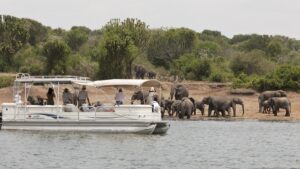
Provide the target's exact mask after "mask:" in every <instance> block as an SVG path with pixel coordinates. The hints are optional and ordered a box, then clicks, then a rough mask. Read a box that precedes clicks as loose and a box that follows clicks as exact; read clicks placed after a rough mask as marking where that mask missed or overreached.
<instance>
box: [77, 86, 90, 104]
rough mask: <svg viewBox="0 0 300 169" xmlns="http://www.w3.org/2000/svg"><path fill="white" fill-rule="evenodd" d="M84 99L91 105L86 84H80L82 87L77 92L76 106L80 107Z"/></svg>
mask: <svg viewBox="0 0 300 169" xmlns="http://www.w3.org/2000/svg"><path fill="white" fill-rule="evenodd" d="M86 100H87V101H88V104H89V105H91V103H90V99H89V96H88V93H87V91H86V86H82V89H81V90H80V91H79V93H78V107H79V108H81V107H82V104H85V103H86Z"/></svg>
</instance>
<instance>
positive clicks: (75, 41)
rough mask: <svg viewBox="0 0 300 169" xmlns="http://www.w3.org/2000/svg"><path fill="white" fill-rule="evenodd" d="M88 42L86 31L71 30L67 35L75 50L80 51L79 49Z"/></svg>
mask: <svg viewBox="0 0 300 169" xmlns="http://www.w3.org/2000/svg"><path fill="white" fill-rule="evenodd" d="M87 40H88V34H87V32H86V31H85V30H81V29H79V28H76V29H75V28H73V29H71V30H70V31H69V32H68V33H67V35H66V41H67V43H68V45H69V46H70V47H71V48H72V49H73V50H76V51H77V50H78V49H79V47H80V46H81V45H82V44H84V43H85V42H86V41H87Z"/></svg>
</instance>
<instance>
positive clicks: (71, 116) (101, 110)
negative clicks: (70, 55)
mask: <svg viewBox="0 0 300 169" xmlns="http://www.w3.org/2000/svg"><path fill="white" fill-rule="evenodd" d="M13 107H14V108H13ZM65 108H66V106H65V105H22V104H9V105H8V109H10V110H11V111H9V112H6V113H5V116H3V117H4V118H5V119H6V120H11V121H28V120H41V121H43V120H45V121H47V120H51V121H53V120H56V121H62V120H76V121H93V120H94V121H95V120H99V119H101V118H102V119H109V118H123V119H124V118H127V119H140V118H147V117H149V114H148V113H150V112H151V107H150V106H145V105H136V106H133V107H132V105H120V106H118V105H101V106H82V107H79V108H77V106H75V105H74V108H76V109H72V110H69V111H66V109H65ZM149 110H150V111H149ZM147 112H148V113H147ZM147 114H148V115H147ZM151 114H152V113H151ZM153 115H154V114H153ZM45 116H46V117H45Z"/></svg>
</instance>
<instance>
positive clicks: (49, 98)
mask: <svg viewBox="0 0 300 169" xmlns="http://www.w3.org/2000/svg"><path fill="white" fill-rule="evenodd" d="M54 97H55V94H54V90H53V88H51V87H50V88H49V89H48V92H47V105H54Z"/></svg>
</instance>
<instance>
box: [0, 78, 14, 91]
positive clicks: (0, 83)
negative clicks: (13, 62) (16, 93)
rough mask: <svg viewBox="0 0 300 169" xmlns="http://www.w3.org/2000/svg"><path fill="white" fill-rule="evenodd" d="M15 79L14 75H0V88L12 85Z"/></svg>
mask: <svg viewBox="0 0 300 169" xmlns="http://www.w3.org/2000/svg"><path fill="white" fill-rule="evenodd" d="M14 80H15V77H14V76H2V77H0V88H4V87H9V86H12V84H13V82H14Z"/></svg>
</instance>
